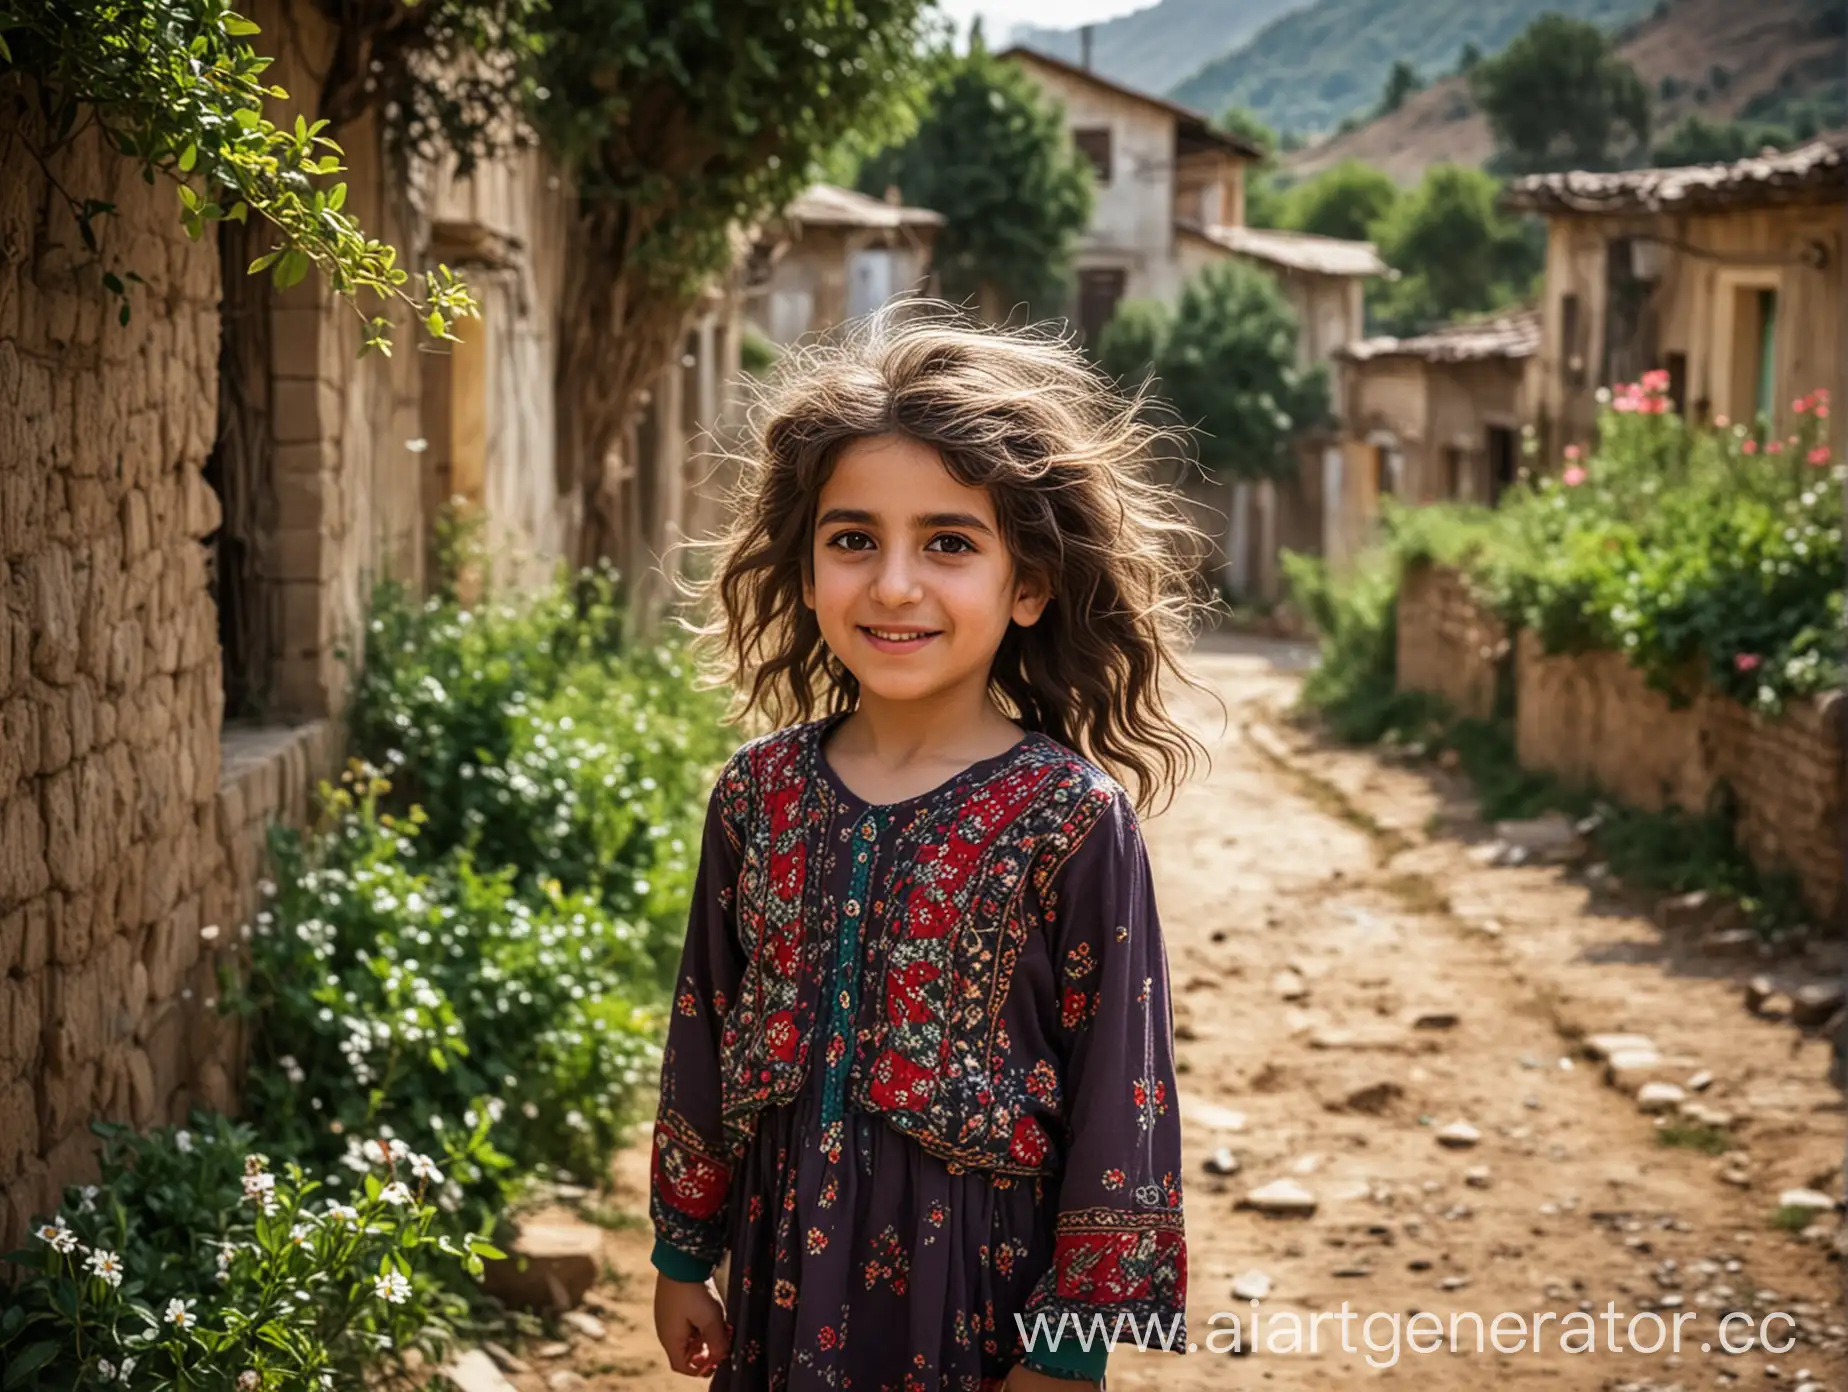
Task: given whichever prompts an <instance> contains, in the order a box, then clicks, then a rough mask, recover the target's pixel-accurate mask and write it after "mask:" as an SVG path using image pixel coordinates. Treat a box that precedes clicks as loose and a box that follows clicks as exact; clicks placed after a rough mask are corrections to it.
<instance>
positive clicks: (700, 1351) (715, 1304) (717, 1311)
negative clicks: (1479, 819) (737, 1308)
mask: <svg viewBox="0 0 1848 1392" xmlns="http://www.w3.org/2000/svg"><path fill="white" fill-rule="evenodd" d="M654 1317H655V1337H656V1338H657V1339H659V1340H660V1341H661V1347H662V1348H663V1349H665V1350H666V1352H667V1363H668V1366H669V1367H671V1368H672V1369H673V1370H674V1371H675V1372H677V1373H687V1374H690V1375H691V1376H693V1377H711V1376H712V1375H713V1374H714V1373H715V1372H717V1371H718V1370H719V1368H720V1366H721V1365H723V1364H724V1362H725V1360H726V1359H727V1358H729V1357H731V1327H730V1326H729V1325H728V1324H726V1323H725V1305H724V1302H722V1301H721V1300H720V1299H719V1296H718V1292H717V1291H716V1290H715V1289H713V1285H712V1283H711V1282H710V1281H698V1282H695V1281H675V1280H670V1279H669V1278H668V1277H666V1276H663V1275H661V1273H660V1272H656V1273H655V1296H654Z"/></svg>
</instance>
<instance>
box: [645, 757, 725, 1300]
mask: <svg viewBox="0 0 1848 1392" xmlns="http://www.w3.org/2000/svg"><path fill="white" fill-rule="evenodd" d="M731 774H732V769H731V768H730V767H728V768H727V769H726V771H725V773H724V774H722V775H721V776H720V778H719V783H718V786H717V787H716V788H714V790H713V794H712V798H711V801H710V802H709V803H708V804H707V808H706V828H705V833H704V835H703V837H702V839H701V845H700V856H699V872H698V875H697V878H696V879H695V882H694V886H693V904H692V910H691V912H690V914H689V916H688V921H687V938H686V945H685V947H684V948H683V949H682V950H681V956H680V974H679V976H678V977H677V978H676V980H675V984H674V1000H673V1013H672V1015H671V1017H670V1020H669V1023H668V1027H667V1043H666V1046H665V1049H664V1052H663V1055H662V1059H661V1104H660V1108H659V1110H658V1111H657V1112H656V1114H655V1126H654V1157H653V1161H652V1164H651V1168H650V1183H649V1212H650V1215H651V1216H652V1217H653V1219H654V1228H655V1246H654V1256H653V1261H654V1265H655V1269H656V1270H658V1271H659V1272H661V1274H662V1275H664V1276H667V1277H670V1278H672V1279H674V1280H677V1281H704V1280H705V1279H706V1277H707V1276H709V1275H710V1274H711V1273H712V1269H713V1268H714V1267H715V1266H717V1265H718V1263H719V1258H720V1257H722V1256H723V1255H724V1252H725V1200H726V1196H727V1194H728V1193H729V1191H730V1189H731V1172H732V1160H731V1155H730V1152H729V1150H728V1148H727V1145H726V1141H725V1133H724V1127H723V1125H722V1124H721V1121H720V1115H721V1114H720V1091H719V1032H720V1029H721V1027H722V1022H723V1018H724V1015H725V1012H726V1011H727V1010H729V1009H730V1008H731V1005H732V1003H733V1002H734V1001H735V1000H736V999H737V996H738V980H739V978H740V977H741V976H742V975H743V971H744V957H743V953H742V951H741V950H740V948H739V945H738V938H737V933H736V931H735V929H734V923H735V912H736V908H737V905H736V898H735V896H736V894H737V884H738V857H739V846H738V843H737V841H736V840H735V836H736V832H735V831H734V830H733V828H732V826H731V824H730V823H729V821H728V820H727V816H726V809H725V798H726V793H727V786H728V783H729V782H730V779H731Z"/></svg>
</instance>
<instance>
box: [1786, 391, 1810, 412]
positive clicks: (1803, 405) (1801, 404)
mask: <svg viewBox="0 0 1848 1392" xmlns="http://www.w3.org/2000/svg"><path fill="white" fill-rule="evenodd" d="M1809 408H1810V399H1809V398H1808V397H1807V396H1799V397H1798V398H1797V399H1796V400H1795V401H1793V402H1791V403H1790V409H1791V410H1793V411H1795V412H1796V413H1797V414H1798V415H1799V416H1800V415H1802V414H1803V413H1804V412H1805V411H1807V410H1809Z"/></svg>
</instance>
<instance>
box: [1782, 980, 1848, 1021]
mask: <svg viewBox="0 0 1848 1392" xmlns="http://www.w3.org/2000/svg"><path fill="white" fill-rule="evenodd" d="M1843 1000H1844V992H1843V990H1842V983H1841V982H1839V981H1827V982H1812V983H1811V984H1810V985H1808V986H1799V987H1797V989H1796V990H1795V991H1794V992H1792V993H1791V997H1790V1020H1791V1023H1792V1024H1795V1025H1801V1026H1802V1027H1803V1028H1804V1029H1811V1028H1813V1027H1814V1026H1816V1025H1821V1024H1827V1023H1828V1019H1829V1017H1830V1016H1831V1015H1833V1014H1834V1013H1835V1012H1836V1011H1838V1010H1840V1009H1841V1008H1842V1002H1843Z"/></svg>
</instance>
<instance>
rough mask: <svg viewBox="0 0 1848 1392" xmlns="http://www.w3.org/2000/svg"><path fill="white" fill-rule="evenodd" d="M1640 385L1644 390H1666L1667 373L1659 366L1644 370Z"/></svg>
mask: <svg viewBox="0 0 1848 1392" xmlns="http://www.w3.org/2000/svg"><path fill="white" fill-rule="evenodd" d="M1641 386H1642V388H1643V390H1644V391H1646V392H1665V391H1667V390H1668V374H1667V373H1666V372H1664V371H1663V370H1662V369H1661V368H1659V367H1658V368H1657V369H1655V371H1653V372H1645V373H1644V374H1643V380H1642V383H1641Z"/></svg>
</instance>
